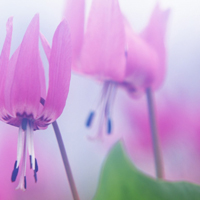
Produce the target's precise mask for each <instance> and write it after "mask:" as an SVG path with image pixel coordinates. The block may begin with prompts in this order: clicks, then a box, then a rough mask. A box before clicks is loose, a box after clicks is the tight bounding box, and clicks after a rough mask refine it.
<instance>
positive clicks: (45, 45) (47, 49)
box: [40, 33, 51, 61]
mask: <svg viewBox="0 0 200 200" xmlns="http://www.w3.org/2000/svg"><path fill="white" fill-rule="evenodd" d="M40 40H41V42H42V47H43V49H44V52H45V54H46V57H47V59H48V61H49V59H50V54H51V47H50V45H49V43H48V41H47V40H46V38H45V37H44V35H42V33H40Z"/></svg>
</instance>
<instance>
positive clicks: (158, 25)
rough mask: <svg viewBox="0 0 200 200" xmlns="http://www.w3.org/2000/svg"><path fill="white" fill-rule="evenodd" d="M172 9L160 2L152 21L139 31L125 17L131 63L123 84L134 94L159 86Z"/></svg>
mask: <svg viewBox="0 0 200 200" xmlns="http://www.w3.org/2000/svg"><path fill="white" fill-rule="evenodd" d="M169 13H170V10H166V11H162V10H161V9H160V7H159V5H158V4H157V5H156V7H155V9H154V11H153V13H152V16H151V18H150V21H149V24H148V25H147V27H146V28H145V29H144V31H143V32H142V33H141V34H140V35H138V34H136V33H135V32H134V31H133V30H132V28H131V26H130V24H129V23H128V22H127V20H126V19H125V20H124V22H125V29H126V39H127V41H126V44H127V47H126V48H127V50H126V51H127V65H126V75H125V77H126V78H125V80H124V82H123V84H122V85H124V86H125V88H126V89H127V90H128V92H129V93H130V94H131V95H137V94H140V93H142V92H143V91H144V90H145V89H146V88H149V87H153V88H154V89H155V88H158V87H159V86H160V85H161V83H162V82H163V80H164V77H165V71H166V49H165V34H166V25H167V20H168V17H169Z"/></svg>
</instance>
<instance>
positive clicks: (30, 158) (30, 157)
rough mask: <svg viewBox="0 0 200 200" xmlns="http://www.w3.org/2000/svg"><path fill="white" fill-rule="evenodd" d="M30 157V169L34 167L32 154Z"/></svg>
mask: <svg viewBox="0 0 200 200" xmlns="http://www.w3.org/2000/svg"><path fill="white" fill-rule="evenodd" d="M29 158H30V169H32V156H31V155H30V156H29Z"/></svg>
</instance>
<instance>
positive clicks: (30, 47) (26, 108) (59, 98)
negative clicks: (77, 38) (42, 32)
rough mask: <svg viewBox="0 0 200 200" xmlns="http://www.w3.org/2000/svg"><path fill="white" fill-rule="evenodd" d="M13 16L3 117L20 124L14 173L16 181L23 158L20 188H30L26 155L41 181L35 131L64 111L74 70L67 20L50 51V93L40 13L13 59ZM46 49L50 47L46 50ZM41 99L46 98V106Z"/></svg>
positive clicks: (2, 88)
mask: <svg viewBox="0 0 200 200" xmlns="http://www.w3.org/2000/svg"><path fill="white" fill-rule="evenodd" d="M11 35H12V18H10V19H9V20H8V23H7V35H6V39H5V43H4V46H3V50H2V53H1V65H0V76H1V78H0V80H1V85H0V92H1V93H0V94H1V95H0V96H1V97H0V108H1V113H0V115H1V120H2V121H4V122H6V123H8V124H11V125H14V126H17V127H19V134H18V147H17V160H16V162H15V165H14V169H13V173H12V178H11V180H12V181H15V180H16V177H17V174H18V170H19V165H20V161H21V160H22V164H21V166H22V169H21V175H20V182H19V185H18V187H17V188H20V189H23V190H24V189H26V157H27V156H26V155H27V148H28V151H29V155H30V166H31V168H32V169H33V171H34V178H35V181H37V171H38V165H37V160H36V159H35V153H34V144H33V131H34V130H36V129H44V128H46V127H47V126H48V125H49V124H50V123H51V122H53V121H55V120H56V119H57V118H58V117H59V116H60V115H61V113H62V111H63V108H64V106H65V102H66V99H67V95H68V90H69V83H70V73H71V47H70V36H69V29H68V26H67V23H66V21H65V20H63V21H62V22H61V23H60V25H59V26H58V28H57V29H56V31H55V34H54V37H53V44H52V49H50V48H49V49H48V50H49V88H48V93H47V95H46V86H45V76H44V69H43V65H42V61H41V58H40V53H39V15H38V14H37V15H35V17H34V18H33V19H32V21H31V23H30V24H29V26H28V28H27V30H26V33H25V35H24V38H23V40H22V43H21V44H20V46H19V47H18V49H17V50H16V51H15V52H14V54H13V55H12V57H11V59H10V61H9V53H10V45H11ZM45 50H46V49H45ZM41 99H45V105H44V107H43V106H42V105H41V103H40V101H41Z"/></svg>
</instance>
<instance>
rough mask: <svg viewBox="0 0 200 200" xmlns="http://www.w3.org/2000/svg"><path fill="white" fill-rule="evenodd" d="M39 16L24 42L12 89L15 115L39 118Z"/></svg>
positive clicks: (33, 20)
mask: <svg viewBox="0 0 200 200" xmlns="http://www.w3.org/2000/svg"><path fill="white" fill-rule="evenodd" d="M38 43H39V15H38V14H37V15H35V17H34V18H33V19H32V21H31V23H30V24H29V26H28V28H27V30H26V33H25V35H24V38H23V40H22V43H21V46H20V50H19V55H18V59H17V62H16V67H15V72H14V77H13V84H12V87H11V95H10V96H11V107H12V111H13V112H12V113H13V114H15V115H18V114H19V115H23V114H26V115H31V116H33V118H34V117H36V116H37V113H38V109H39V101H40V95H41V90H40V76H39V72H40V71H39V63H38V57H39V47H38V45H39V44H38Z"/></svg>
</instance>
